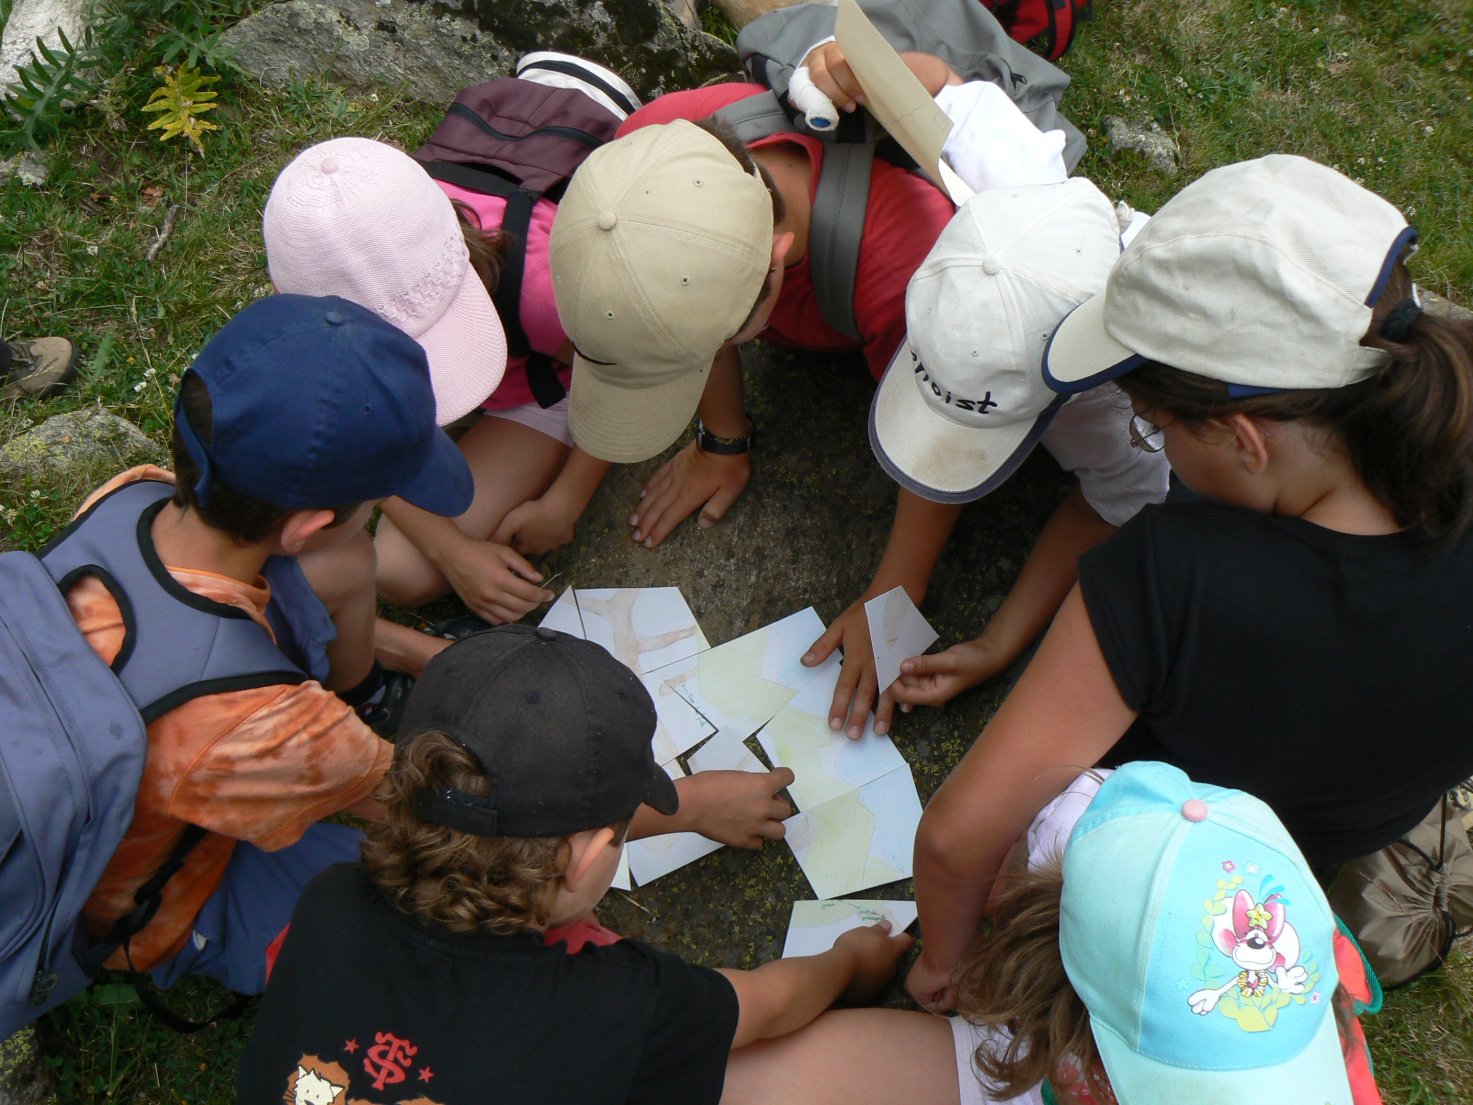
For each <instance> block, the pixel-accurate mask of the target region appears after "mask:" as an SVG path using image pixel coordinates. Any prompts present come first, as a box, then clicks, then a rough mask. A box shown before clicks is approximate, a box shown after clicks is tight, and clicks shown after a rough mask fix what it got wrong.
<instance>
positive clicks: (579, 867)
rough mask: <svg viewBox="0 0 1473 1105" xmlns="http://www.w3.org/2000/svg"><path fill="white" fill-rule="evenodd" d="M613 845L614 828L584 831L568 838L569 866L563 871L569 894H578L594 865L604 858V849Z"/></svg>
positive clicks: (564, 884)
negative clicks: (580, 886)
mask: <svg viewBox="0 0 1473 1105" xmlns="http://www.w3.org/2000/svg"><path fill="white" fill-rule="evenodd" d="M613 843H614V830H613V828H612V827H610V828H607V829H584V830H583V831H582V832H577V833H574V834H573V835H572V836H570V837H568V866H567V868H566V869H564V871H563V886H564V887H565V888H566V889H567V890H568V892H569V893H576V892H577V890H578V887H579V885H580V884H581V883H582V882H583V880H584V879H585V878H586V877H587V876H588V872H589V871H591V870H592V869H593V866H594V864H596V863H597V862H598V861H599V860H600V859H602V858H603V854H604V849H605V848H608V847H609V846H611V845H612V844H613Z"/></svg>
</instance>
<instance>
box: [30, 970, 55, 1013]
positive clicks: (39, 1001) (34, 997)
mask: <svg viewBox="0 0 1473 1105" xmlns="http://www.w3.org/2000/svg"><path fill="white" fill-rule="evenodd" d="M56 983H57V974H56V972H55V971H48V970H47V969H46V968H45V967H37V968H36V977H35V979H33V980H32V982H31V997H30V1002H31V1004H32V1005H45V1004H46V999H47V998H49V997H50V996H51V991H52V990H54V989H56Z"/></svg>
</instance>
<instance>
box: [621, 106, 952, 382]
mask: <svg viewBox="0 0 1473 1105" xmlns="http://www.w3.org/2000/svg"><path fill="white" fill-rule="evenodd" d="M762 91H763V89H762V87H761V86H760V85H755V84H718V85H712V86H711V87H709V88H697V89H692V90H691V91H689V92H671V93H669V94H668V95H665V96H661V97H660V98H659V99H657V100H655V101H653V102H652V103H648V104H646V105H645V106H644V107H642V108H640V109H639V110H638V111H636V112H635V113H634V114H633V115H631V116H630V117H629V118H628V119H626V120H625V121H624V122H623V124H621V125H620V127H619V134H620V135H621V136H622V135H625V134H628V133H629V132H630V131H632V130H637V129H638V128H640V127H647V126H650V125H651V124H653V123H669V122H673V121H674V120H676V119H688V120H690V121H692V122H698V121H700V120H702V119H704V118H706V117H707V116H708V115H711V114H712V113H714V112H716V111H719V110H720V109H721V108H723V107H725V106H726V105H727V104H730V103H735V102H736V101H737V100H741V99H745V98H746V97H748V96H751V95H754V94H756V93H759V92H762ZM777 142H786V143H789V144H791V145H794V146H797V147H799V148H800V149H802V150H803V151H804V152H805V153H806V154H807V155H808V158H809V160H810V161H811V162H812V164H813V169H814V172H813V184H814V187H815V188H816V187H817V185H818V174H819V170H820V169H821V168H822V166H823V143H822V142H821V141H820V140H819V139H817V138H810V137H808V136H807V135H802V134H775V135H772V136H771V137H769V138H763V139H760V140H758V141H756V142H753V143H752V145H751V148H752V149H760V148H761V147H763V146H769V145H772V144H774V143H777ZM812 198H813V197H812V194H810V195H809V199H810V200H811V199H812ZM955 211H956V208H955V207H953V206H952V203H951V201H950V200H949V199H947V198H946V196H945V195H943V194H942V193H941V191H940V190H939V189H937V188H936V187H935V186H934V185H932V184H931V183H930V182H928V181H926V180H924V179H923V178H921V177H920V176H917V175H916V174H915V173H912V172H908V171H907V170H905V169H902V168H899V167H898V166H895V165H891V164H890V163H889V162H887V161H885V160H884V159H883V158H878V157H877V158H875V163H874V169H873V171H872V172H871V174H870V187H869V206H868V208H867V210H866V211H865V216H864V234H863V237H862V238H861V240H860V246H859V265H858V271H857V272H856V274H855V278H854V318H855V321H856V322H857V323H858V326H859V332H860V336H861V338H862V339H863V340H862V341H861V342H859V343H856V342H855V341H854V340H853V339H852V338H847V337H845V336H844V335H843V334H840V333H838V332H837V331H836V330H833V329H831V328H830V327H829V325H828V323H826V322H824V320H823V315H822V313H821V312H820V311H819V309H818V300H817V298H816V297H815V295H814V291H813V276H812V273H811V272H810V270H809V265H808V255H807V254H806V253H805V255H804V257H803V259H802V260H801V261H799V262H798V263H797V264H796V265H793V266H792V267H790V268H789V269H788V270H787V271H786V272H785V273H784V274H783V287H782V294H781V295H779V296H778V301H777V307H776V309H775V310H774V311H773V312H772V319H771V321H770V322H768V324H767V329H766V330H764V331H763V332H762V335H761V336H762V337H764V338H766V339H767V340H768V341H774V342H777V343H779V344H781V345H790V346H794V347H796V348H798V349H813V350H823V351H828V350H835V351H840V350H851V349H862V350H863V352H864V358H865V361H866V362H867V363H868V365H869V370H870V374H871V375H873V376H874V378H875V379H876V380H878V379H879V378H880V377H881V376H883V375H884V374H885V368H886V367H887V366H888V365H889V363H890V358H891V357H892V356H893V355H894V353H895V350H896V349H898V348H899V346H900V343H901V341H902V340H903V339H904V337H905V286H906V285H907V284H908V283H909V282H910V277H911V274H912V273H914V272H915V271H916V269H918V268H919V267H920V264H921V262H922V261H923V260H925V257H926V254H928V253H930V252H931V247H932V246H933V245H935V244H936V239H937V237H939V236H940V234H941V230H942V228H943V227H945V226H946V224H947V222H949V221H950V219H951V216H952V215H953V214H954V213H955Z"/></svg>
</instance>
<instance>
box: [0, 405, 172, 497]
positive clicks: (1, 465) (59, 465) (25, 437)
mask: <svg viewBox="0 0 1473 1105" xmlns="http://www.w3.org/2000/svg"><path fill="white" fill-rule="evenodd" d="M157 452H158V448H157V446H155V444H154V443H153V442H152V441H151V440H150V439H149V437H148V435H147V434H145V433H144V432H143V431H142V430H140V429H139V428H138V427H137V426H135V425H133V423H131V422H129V421H128V420H127V419H126V418H119V417H118V416H117V415H115V414H112V413H110V412H109V411H106V410H103V409H102V408H101V407H87V408H85V409H83V410H79V411H68V412H67V413H66V414H58V415H53V416H52V417H51V418H48V419H47V420H46V421H45V422H42V423H41V424H40V425H39V426H37V427H35V428H34V429H31V430H27V431H26V432H25V433H22V434H17V435H16V436H15V437H13V438H11V439H10V440H9V441H7V442H6V443H5V444H4V445H3V446H0V477H3V478H6V479H8V480H11V481H14V482H17V483H28V484H33V485H47V486H49V485H54V484H60V483H65V482H67V481H69V480H71V479H74V478H83V477H86V476H89V475H92V474H95V472H96V470H97V469H99V468H103V467H111V468H120V467H122V466H123V465H125V464H127V463H129V462H130V461H136V460H139V459H142V458H144V457H148V456H151V455H153V454H156V453H157Z"/></svg>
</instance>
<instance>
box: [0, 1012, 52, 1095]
mask: <svg viewBox="0 0 1473 1105" xmlns="http://www.w3.org/2000/svg"><path fill="white" fill-rule="evenodd" d="M55 1102H56V1082H55V1079H54V1078H52V1076H51V1068H50V1067H48V1066H47V1065H46V1061H45V1060H44V1059H42V1058H41V1055H40V1053H39V1052H38V1051H37V1049H36V1032H35V1030H34V1029H32V1028H29V1027H27V1028H22V1029H21V1030H20V1031H19V1032H17V1033H15V1035H13V1036H11V1037H9V1038H8V1039H6V1040H0V1105H55Z"/></svg>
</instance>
